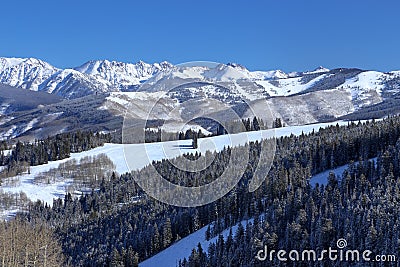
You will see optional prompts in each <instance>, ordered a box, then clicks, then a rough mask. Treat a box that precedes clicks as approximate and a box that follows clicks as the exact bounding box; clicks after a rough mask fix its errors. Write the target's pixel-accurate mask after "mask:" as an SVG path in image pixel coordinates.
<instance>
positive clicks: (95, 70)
mask: <svg viewBox="0 0 400 267" xmlns="http://www.w3.org/2000/svg"><path fill="white" fill-rule="evenodd" d="M171 67H172V65H171V64H169V63H168V62H161V63H155V64H149V63H146V62H143V61H139V62H137V63H134V64H133V63H124V62H119V61H109V60H91V61H88V62H86V63H85V64H83V65H82V66H79V67H76V68H75V70H77V71H79V72H81V73H85V74H89V75H92V76H95V77H100V78H102V79H105V80H107V81H109V82H110V83H111V84H113V85H114V86H115V87H118V88H120V89H121V90H128V89H129V88H130V87H132V86H137V85H139V84H140V83H141V82H142V81H143V80H147V79H149V78H150V77H152V76H153V75H154V74H156V73H158V72H160V71H165V70H167V69H169V68H171Z"/></svg>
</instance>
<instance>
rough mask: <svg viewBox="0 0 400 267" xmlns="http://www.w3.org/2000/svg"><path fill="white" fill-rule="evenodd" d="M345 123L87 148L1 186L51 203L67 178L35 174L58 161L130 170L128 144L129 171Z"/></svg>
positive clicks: (119, 171)
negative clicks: (91, 160) (40, 178)
mask: <svg viewBox="0 0 400 267" xmlns="http://www.w3.org/2000/svg"><path fill="white" fill-rule="evenodd" d="M336 123H338V124H339V125H346V124H347V123H348V122H346V121H335V122H331V123H317V124H310V125H303V126H289V127H283V128H277V129H268V130H263V131H255V132H244V133H238V134H232V135H221V136H214V137H206V138H200V139H199V140H198V149H192V148H190V146H191V143H192V140H179V141H168V142H159V143H148V144H126V145H123V144H109V143H107V144H105V145H104V146H102V147H97V148H94V149H92V150H89V151H84V152H80V153H72V154H71V156H70V158H67V159H63V160H58V161H52V162H49V163H47V164H44V165H39V166H32V167H31V168H30V174H23V175H19V176H17V177H12V178H10V179H13V180H17V183H16V184H15V185H4V186H1V187H0V189H2V190H3V191H4V192H12V193H17V192H21V191H22V192H25V193H26V195H27V197H28V198H29V199H30V200H32V201H36V200H41V201H43V202H46V203H48V204H49V205H52V203H53V199H54V198H58V197H62V196H64V194H65V193H66V192H67V191H66V189H67V187H68V185H69V184H70V182H71V181H70V180H64V181H62V182H57V183H50V184H35V183H34V177H35V176H36V175H38V174H40V173H42V172H46V171H48V170H50V169H51V168H57V167H58V166H59V164H60V163H63V162H66V161H68V160H70V159H76V160H77V161H79V160H80V159H81V158H83V157H86V156H96V155H99V154H106V155H107V156H108V157H109V158H110V159H111V160H112V161H113V162H114V164H115V165H116V171H117V172H118V173H120V174H122V173H125V172H129V171H130V170H129V168H128V166H127V164H126V160H125V155H124V146H128V149H129V152H130V153H131V152H132V153H133V154H134V155H137V157H136V159H135V161H134V163H130V167H131V170H139V169H141V168H143V167H145V166H147V165H149V164H151V162H152V161H153V160H162V159H171V158H175V157H177V156H180V155H182V154H185V153H195V152H196V151H197V152H201V153H203V154H204V153H205V152H206V151H221V150H223V149H224V147H227V146H232V147H234V146H239V145H244V144H245V143H247V142H249V141H256V140H261V139H265V138H270V137H272V136H274V135H275V136H276V137H281V136H289V135H291V134H294V135H300V134H301V133H302V132H303V133H305V134H306V133H310V132H312V131H313V130H314V131H318V130H319V128H321V127H322V128H323V127H327V126H329V125H336Z"/></svg>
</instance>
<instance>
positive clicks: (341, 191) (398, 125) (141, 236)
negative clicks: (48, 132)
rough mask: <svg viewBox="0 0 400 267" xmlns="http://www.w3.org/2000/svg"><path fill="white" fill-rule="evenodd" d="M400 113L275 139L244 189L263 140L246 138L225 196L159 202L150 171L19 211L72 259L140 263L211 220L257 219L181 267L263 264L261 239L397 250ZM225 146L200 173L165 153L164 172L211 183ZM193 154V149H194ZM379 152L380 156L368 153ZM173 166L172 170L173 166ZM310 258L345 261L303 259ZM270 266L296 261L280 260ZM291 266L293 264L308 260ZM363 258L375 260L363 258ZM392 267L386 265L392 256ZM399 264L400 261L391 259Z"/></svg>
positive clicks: (219, 225)
mask: <svg viewBox="0 0 400 267" xmlns="http://www.w3.org/2000/svg"><path fill="white" fill-rule="evenodd" d="M399 137H400V117H391V118H387V119H385V120H383V121H371V122H367V123H364V124H362V123H349V125H347V126H341V127H340V126H339V125H336V126H331V127H328V128H326V129H320V131H318V132H312V133H310V134H308V135H305V134H302V135H300V136H293V135H292V136H289V137H282V138H279V139H278V140H277V151H276V155H275V158H274V162H273V166H272V168H271V170H270V172H269V173H268V175H267V177H266V179H265V181H264V183H263V184H262V185H261V186H260V188H258V189H257V190H256V191H255V192H252V193H250V192H249V191H248V183H249V181H250V180H251V178H252V174H253V168H252V166H254V163H256V162H257V160H258V159H259V155H258V152H259V150H260V143H258V142H256V143H251V144H250V145H249V149H250V158H249V159H244V158H243V159H241V158H238V159H231V160H248V162H249V164H248V168H247V170H246V171H245V173H244V174H243V177H242V178H241V180H240V182H239V183H238V184H237V185H236V186H235V188H234V189H233V190H231V191H230V192H229V193H228V194H227V195H225V196H224V197H223V198H221V199H219V200H217V201H215V202H213V203H211V204H208V205H204V206H200V207H196V208H181V207H174V206H170V205H166V204H163V203H160V202H159V201H157V200H155V199H152V198H151V197H149V196H148V195H146V194H145V193H144V192H143V191H142V190H141V189H140V187H139V186H138V185H137V184H136V182H135V178H138V177H146V175H147V173H148V170H147V169H146V168H145V169H143V170H140V171H137V172H132V173H129V174H123V175H121V176H117V175H115V174H113V175H112V177H111V178H110V179H103V180H102V182H101V183H100V186H99V189H98V190H93V191H92V193H90V194H86V195H82V196H81V197H79V198H73V197H72V196H71V195H70V194H67V195H66V196H65V198H64V199H58V200H55V201H54V203H53V205H52V207H50V206H49V205H47V204H46V203H41V202H37V203H35V204H33V205H30V206H29V213H24V214H20V215H19V216H18V217H19V218H22V219H23V220H25V221H29V222H35V224H37V223H38V222H39V221H42V222H44V223H45V224H46V225H48V227H50V228H51V229H53V230H54V231H55V233H56V236H57V237H58V238H59V240H60V243H61V245H62V248H63V252H64V255H65V258H66V262H67V263H69V264H72V265H80V266H136V265H137V263H138V262H140V261H142V260H144V259H146V258H148V257H150V256H152V255H154V254H156V253H157V252H159V251H161V250H163V249H164V248H166V247H168V246H170V245H171V244H172V243H174V242H176V241H177V240H179V239H180V238H182V237H185V236H187V235H189V234H190V233H193V232H194V231H196V230H198V229H200V228H201V227H203V226H206V225H209V229H208V231H207V237H208V238H210V237H213V236H218V235H219V234H220V232H221V231H222V230H224V229H227V228H229V227H230V226H233V225H236V224H237V223H238V222H240V221H242V220H244V219H248V218H254V222H253V223H249V224H248V225H245V226H242V227H239V230H238V231H237V232H236V233H235V234H234V235H233V234H232V236H230V237H228V239H227V240H224V239H223V238H222V236H220V237H219V238H218V241H217V242H216V243H215V244H212V245H211V246H210V247H209V248H201V247H199V248H197V249H194V250H193V253H192V255H191V256H190V257H189V258H188V259H182V260H181V262H180V265H181V266H265V264H266V263H265V262H258V261H257V260H256V259H255V255H256V253H257V251H258V250H259V249H260V248H262V246H263V245H268V247H270V248H271V249H282V248H285V249H287V250H290V249H291V248H296V249H319V248H325V247H326V246H329V245H333V244H336V241H337V240H338V239H339V238H346V240H347V241H348V243H349V244H348V246H349V247H351V248H359V249H362V248H368V249H370V250H371V251H374V252H376V253H381V254H396V255H397V257H400V255H399V251H400V250H399V248H400V247H399V241H398V240H400V234H399V232H400V231H399V230H398V229H399V218H400V206H399V205H398V203H399V200H400V199H399V198H400V194H399V193H400V179H399V174H400V156H399V155H400V141H399ZM234 149H237V148H227V149H225V150H223V151H221V152H220V153H218V154H217V155H216V162H217V163H218V164H214V165H213V166H212V167H211V168H208V169H207V170H205V171H204V172H203V173H202V174H201V175H197V176H196V175H195V174H192V173H188V172H181V171H178V170H174V169H173V167H172V166H171V164H170V163H169V162H168V161H163V162H158V163H155V165H156V168H157V170H158V171H159V172H161V173H163V174H164V175H165V176H166V177H171V181H172V182H175V183H183V184H185V185H187V186H191V185H193V184H194V183H193V181H194V180H195V181H197V183H198V184H203V183H208V182H210V181H211V180H213V179H215V178H216V176H217V175H218V174H219V173H220V172H221V171H222V170H223V169H224V167H225V166H224V164H225V162H226V159H227V158H229V157H233V155H237V154H235V153H232V150H234ZM197 156H199V155H197ZM192 157H195V155H192ZM372 158H377V159H376V163H373V162H372V161H369V160H368V159H372ZM345 164H349V168H348V170H347V171H346V172H345V173H344V174H343V175H342V176H335V175H330V176H329V182H328V184H327V185H326V186H323V185H321V186H320V185H317V186H315V187H311V185H310V183H309V179H310V177H311V176H312V175H314V174H317V173H320V172H322V171H324V170H328V169H331V168H334V167H337V166H342V165H345ZM167 174H172V175H167ZM302 264H303V265H304V266H322V265H321V264H323V266H348V265H345V264H344V263H340V264H338V263H337V262H328V261H326V262H307V263H304V262H303V263H302ZM267 265H268V266H271V265H273V266H292V265H287V263H281V262H277V261H275V262H274V263H273V264H272V263H271V264H267ZM303 265H295V266H303ZM360 266H374V265H368V263H362V265H360ZM388 266H390V265H388ZM393 266H395V265H393Z"/></svg>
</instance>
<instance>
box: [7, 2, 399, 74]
mask: <svg viewBox="0 0 400 267" xmlns="http://www.w3.org/2000/svg"><path fill="white" fill-rule="evenodd" d="M399 10H400V1H395V0H393V1H387V0H380V1H369V0H364V1H356V0H353V1H352V0H347V1H344V0H334V1H323V0H319V1H314V0H308V1H307V0H306V1H278V0H275V1H267V0H264V1H263V0H258V1H253V0H250V1H234V0H231V1H223V0H214V1H211V0H202V1H188V0H186V1H174V0H171V1H156V0H152V1H148V0H141V1H133V0H129V1H118V0H114V1H91V0H85V1H83V0H80V1H76V0H70V1H63V0H59V1H54V0H51V1H49V0H42V1H23V0H21V1H2V3H1V6H0V22H1V25H2V27H1V39H0V56H6V57H12V56H14V57H36V58H40V59H43V60H45V61H48V62H49V63H51V64H53V65H54V66H56V67H74V66H78V65H80V64H83V63H84V62H85V61H87V60H90V59H109V60H119V61H123V62H136V61H139V60H143V61H145V62H159V61H163V60H167V61H170V62H172V63H175V64H177V63H183V62H187V61H195V60H206V61H215V62H223V63H228V62H236V63H240V64H243V65H245V66H246V67H247V68H249V69H251V70H270V69H282V70H284V71H295V70H298V71H300V70H310V69H314V68H316V67H318V66H319V65H323V66H325V67H328V68H336V67H358V68H363V69H375V70H381V71H389V70H395V69H396V70H399V69H400V34H399V31H400V15H399Z"/></svg>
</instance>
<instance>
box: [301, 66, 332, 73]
mask: <svg viewBox="0 0 400 267" xmlns="http://www.w3.org/2000/svg"><path fill="white" fill-rule="evenodd" d="M329 71H330V70H329V69H327V68H325V67H323V66H319V67H318V68H315V69H314V70H312V71H306V72H304V74H313V73H325V72H329Z"/></svg>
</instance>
